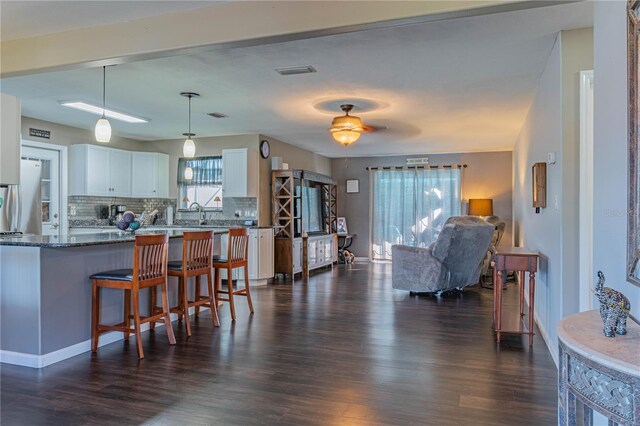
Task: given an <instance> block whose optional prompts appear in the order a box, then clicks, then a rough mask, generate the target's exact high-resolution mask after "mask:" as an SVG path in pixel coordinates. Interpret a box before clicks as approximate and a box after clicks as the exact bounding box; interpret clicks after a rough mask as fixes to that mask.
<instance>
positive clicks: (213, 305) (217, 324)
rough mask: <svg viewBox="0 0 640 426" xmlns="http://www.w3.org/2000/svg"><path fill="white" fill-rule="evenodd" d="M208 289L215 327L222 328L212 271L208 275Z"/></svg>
mask: <svg viewBox="0 0 640 426" xmlns="http://www.w3.org/2000/svg"><path fill="white" fill-rule="evenodd" d="M207 289H208V290H209V300H210V302H211V303H209V308H211V319H212V320H213V325H214V327H220V318H218V302H217V301H216V297H215V296H214V294H215V293H214V291H213V283H212V279H211V271H209V273H208V274H207Z"/></svg>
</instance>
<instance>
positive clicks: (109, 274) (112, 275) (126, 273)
mask: <svg viewBox="0 0 640 426" xmlns="http://www.w3.org/2000/svg"><path fill="white" fill-rule="evenodd" d="M90 278H91V279H92V280H112V281H133V269H115V270H113V271H106V272H98V273H97V274H93V275H91V277H90Z"/></svg>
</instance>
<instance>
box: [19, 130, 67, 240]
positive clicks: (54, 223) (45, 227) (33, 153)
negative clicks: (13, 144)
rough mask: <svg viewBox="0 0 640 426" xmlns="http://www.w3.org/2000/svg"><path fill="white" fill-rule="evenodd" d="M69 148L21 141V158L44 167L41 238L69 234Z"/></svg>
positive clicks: (41, 186)
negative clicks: (67, 164) (67, 182)
mask: <svg viewBox="0 0 640 426" xmlns="http://www.w3.org/2000/svg"><path fill="white" fill-rule="evenodd" d="M66 154H67V148H66V147H64V146H60V145H54V144H47V143H42V142H35V141H28V140H23V141H22V151H21V158H22V159H23V160H36V161H40V163H41V170H42V176H41V185H40V193H41V208H42V235H53V236H60V235H64V234H66V233H67V209H66V206H67V189H66V188H67V184H66V181H67V173H66V170H67V168H66Z"/></svg>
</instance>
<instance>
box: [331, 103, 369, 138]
mask: <svg viewBox="0 0 640 426" xmlns="http://www.w3.org/2000/svg"><path fill="white" fill-rule="evenodd" d="M340 109H341V110H342V111H344V113H345V115H341V116H339V117H335V118H334V119H333V121H332V122H331V129H329V131H330V132H331V135H332V136H333V138H334V139H335V140H336V142H338V143H340V144H342V145H344V146H345V147H346V146H349V145H351V144H352V143H354V142H355V141H357V140H358V139H359V138H360V133H361V132H363V131H364V126H363V125H362V120H360V117H354V116H352V115H349V112H350V111H351V110H352V109H353V105H351V104H344V105H340Z"/></svg>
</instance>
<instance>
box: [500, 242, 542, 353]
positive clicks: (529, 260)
mask: <svg viewBox="0 0 640 426" xmlns="http://www.w3.org/2000/svg"><path fill="white" fill-rule="evenodd" d="M493 259H494V262H495V267H494V268H493V321H494V324H495V330H496V342H500V334H501V333H517V334H528V335H529V346H533V335H534V332H533V326H534V323H533V303H534V299H535V291H536V272H537V270H538V253H537V252H534V251H531V250H529V249H526V248H524V247H504V248H499V249H498V251H496V253H495V254H494V255H493ZM507 271H514V272H517V273H518V274H519V276H520V312H519V316H518V318H517V322H516V323H513V321H509V325H507V326H503V324H502V321H503V317H502V291H503V282H502V277H503V275H504V274H505V272H507ZM525 272H529V325H528V327H527V325H525V324H524V322H523V317H524V273H525Z"/></svg>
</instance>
